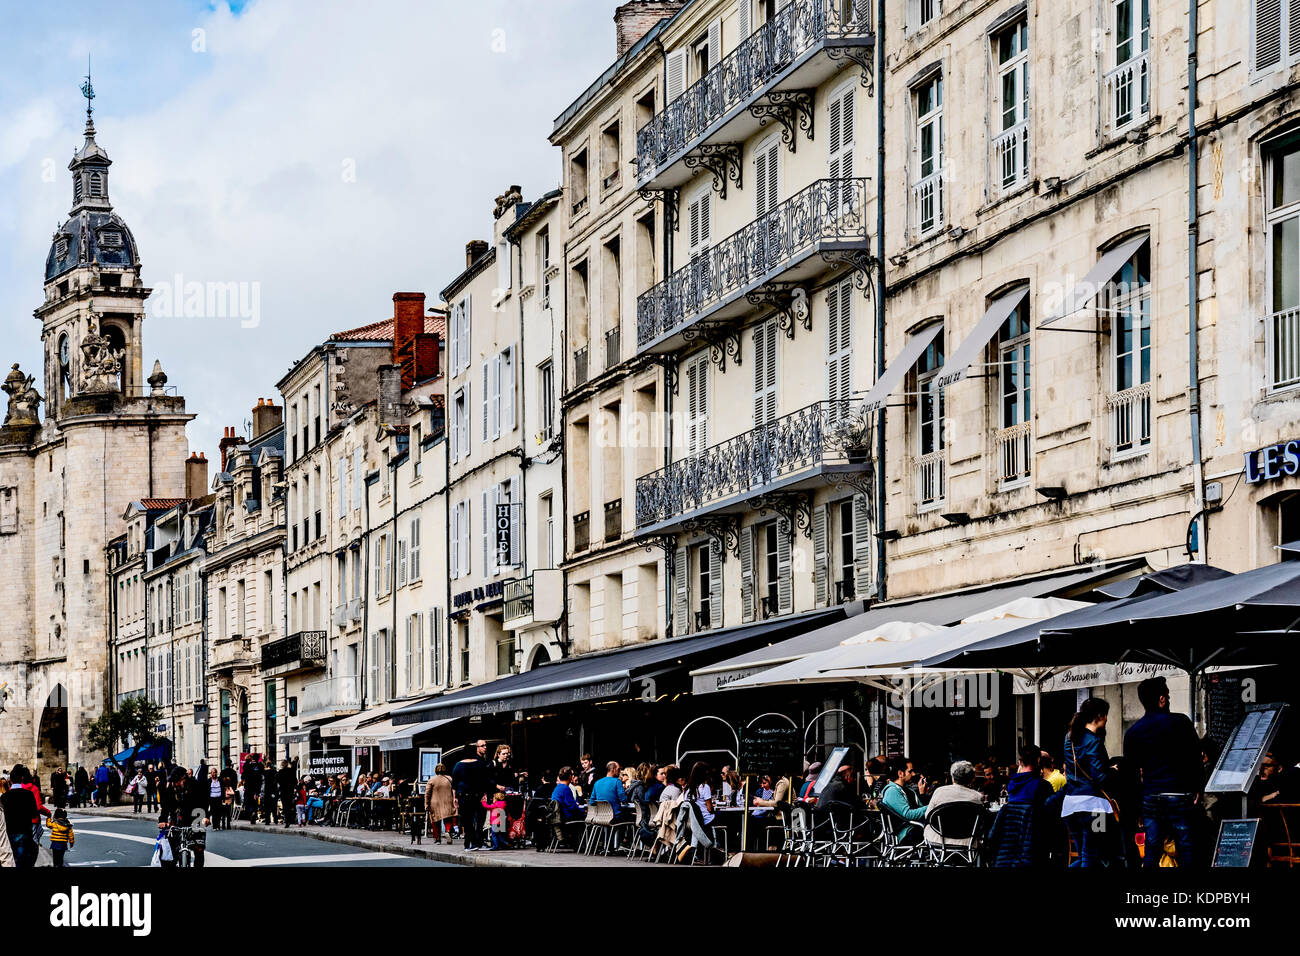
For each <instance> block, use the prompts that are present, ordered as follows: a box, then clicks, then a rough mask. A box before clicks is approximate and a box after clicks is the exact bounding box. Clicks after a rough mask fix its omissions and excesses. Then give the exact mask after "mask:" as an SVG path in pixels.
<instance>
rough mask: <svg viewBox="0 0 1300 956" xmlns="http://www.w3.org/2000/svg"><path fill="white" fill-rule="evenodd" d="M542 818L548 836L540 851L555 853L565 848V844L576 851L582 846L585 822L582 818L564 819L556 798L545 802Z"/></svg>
mask: <svg viewBox="0 0 1300 956" xmlns="http://www.w3.org/2000/svg"><path fill="white" fill-rule="evenodd" d="M544 819H545V821H546V824H545V826H546V831H547V833H548V834H549V837H548V838H547V840H546V843H545V845H544V846H543V848H542V852H543V853H557V852H559V851H560V850H562V849H565V847H566V844H567V847H568V848H569V849H572V850H574V851H575V852H577V850H578V849H579V848H580V847H581V846H582V841H583V837H584V836H585V835H586V822H585V821H583V820H567V821H566V820H565V819H564V815H563V813H562V812H561V811H560V804H559V801H557V800H550V801H548V802H547V804H546V812H545V817H544ZM575 831H576V832H575Z"/></svg>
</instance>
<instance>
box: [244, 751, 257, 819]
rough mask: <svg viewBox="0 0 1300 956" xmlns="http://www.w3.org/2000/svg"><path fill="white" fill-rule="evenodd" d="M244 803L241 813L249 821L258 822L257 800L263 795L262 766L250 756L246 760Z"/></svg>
mask: <svg viewBox="0 0 1300 956" xmlns="http://www.w3.org/2000/svg"><path fill="white" fill-rule="evenodd" d="M243 770H244V804H243V806H242V807H240V808H239V815H240V816H241V817H242V818H243V819H245V820H247V821H248V822H249V823H256V822H257V801H258V799H259V798H260V797H261V796H262V768H261V767H259V766H258V764H257V760H256V759H255V758H254V757H252V756H249V757H247V758H245V760H244V767H243Z"/></svg>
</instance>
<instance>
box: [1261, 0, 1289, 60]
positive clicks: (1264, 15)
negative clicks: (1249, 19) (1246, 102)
mask: <svg viewBox="0 0 1300 956" xmlns="http://www.w3.org/2000/svg"><path fill="white" fill-rule="evenodd" d="M1281 62H1282V0H1255V63H1254V67H1255V69H1256V70H1257V71H1258V70H1268V69H1271V68H1272V67H1275V66H1277V65H1278V64H1279V63H1281Z"/></svg>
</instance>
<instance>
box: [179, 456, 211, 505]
mask: <svg viewBox="0 0 1300 956" xmlns="http://www.w3.org/2000/svg"><path fill="white" fill-rule="evenodd" d="M207 493H208V456H207V455H205V454H204V453H203V452H201V451H196V452H194V453H193V454H192V455H190V457H189V458H187V459H185V497H186V498H202V497H203V496H204V495H206V494H207Z"/></svg>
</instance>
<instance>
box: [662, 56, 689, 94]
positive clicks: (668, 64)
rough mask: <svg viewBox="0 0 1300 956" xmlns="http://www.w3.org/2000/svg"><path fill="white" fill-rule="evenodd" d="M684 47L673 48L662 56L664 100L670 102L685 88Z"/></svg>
mask: <svg viewBox="0 0 1300 956" xmlns="http://www.w3.org/2000/svg"><path fill="white" fill-rule="evenodd" d="M686 54H687V50H686V48H685V47H683V48H681V49H680V50H673V51H672V52H671V53H669V54H668V56H666V57H665V58H664V102H665V103H671V102H672V101H673V100H675V99H677V97H679V96H681V95H682V93H683V92H685V90H686Z"/></svg>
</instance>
